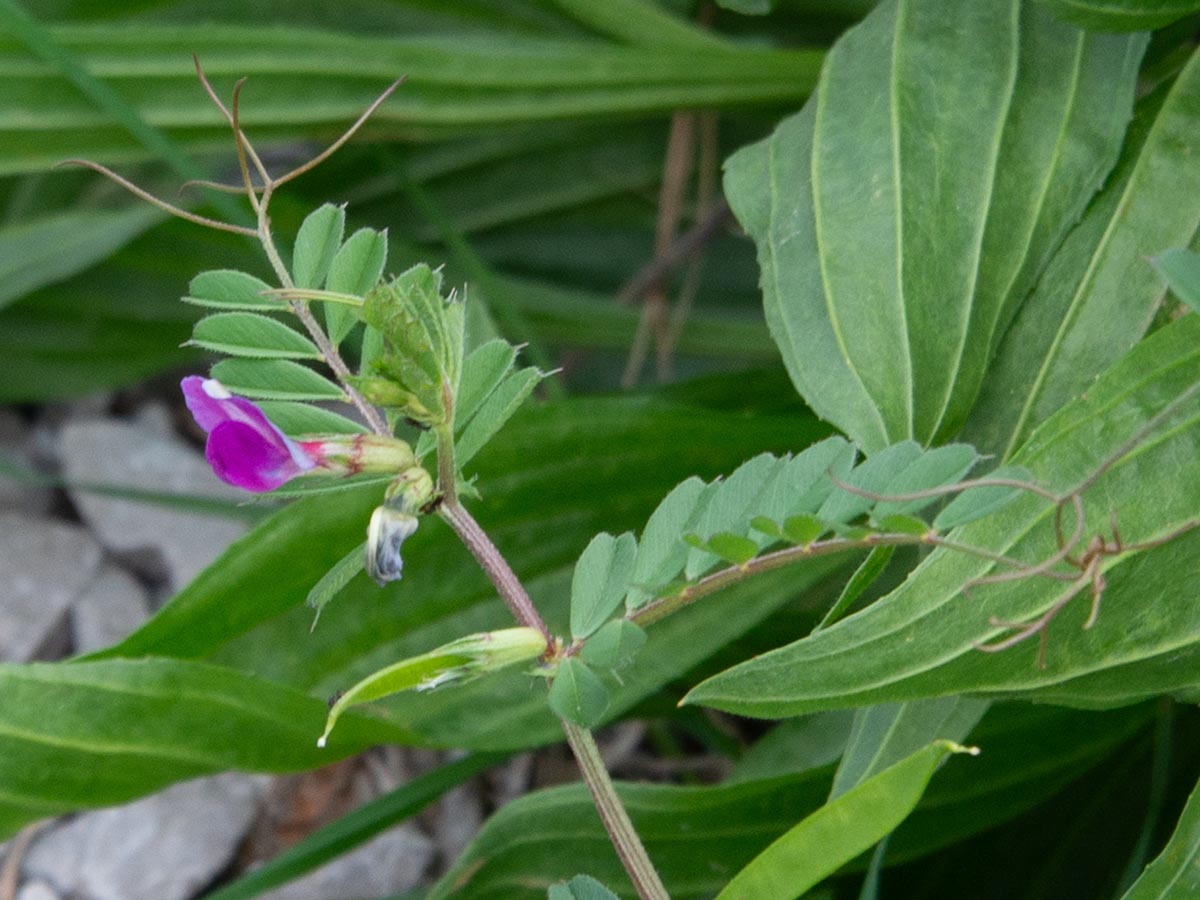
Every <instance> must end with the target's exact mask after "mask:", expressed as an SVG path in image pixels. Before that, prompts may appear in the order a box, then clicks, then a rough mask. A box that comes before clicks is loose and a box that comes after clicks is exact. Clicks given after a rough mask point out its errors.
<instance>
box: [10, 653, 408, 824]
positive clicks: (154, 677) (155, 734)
mask: <svg viewBox="0 0 1200 900" xmlns="http://www.w3.org/2000/svg"><path fill="white" fill-rule="evenodd" d="M0 686H2V687H3V690H4V695H5V697H7V698H8V700H9V702H7V703H5V704H4V708H3V710H0V745H2V746H3V753H0V782H3V784H4V795H3V797H0V833H3V834H10V833H12V832H14V831H16V830H17V828H19V827H20V826H21V825H23V824H25V823H28V822H30V821H33V820H35V819H41V818H45V817H47V816H55V815H59V814H61V813H64V812H67V811H68V810H73V809H79V808H85V807H94V806H104V805H108V804H115V803H121V802H123V801H126V800H130V799H132V798H134V797H137V796H139V795H141V794H146V793H149V792H151V791H154V790H157V789H158V788H161V787H163V786H165V785H167V784H170V783H171V782H173V781H179V780H182V779H185V778H193V777H195V776H197V775H206V774H210V773H215V772H221V771H224V770H226V769H242V770H247V771H266V772H288V771H299V770H302V769H310V768H314V767H315V766H318V765H321V764H322V763H324V762H328V761H330V760H333V759H337V758H340V757H342V756H346V755H349V754H351V753H355V752H358V751H359V750H363V749H366V748H367V747H370V746H372V745H374V744H377V743H381V742H387V741H392V740H398V739H403V735H404V731H403V729H400V728H396V727H394V726H391V725H386V724H384V723H382V722H373V721H371V720H369V719H364V718H360V717H355V716H352V717H348V719H347V721H346V722H345V723H344V727H343V728H342V729H340V730H339V733H338V736H337V738H336V740H334V741H333V743H332V744H331V745H330V747H329V749H328V750H327V751H326V754H325V755H324V756H322V755H321V754H320V753H319V752H318V751H317V750H316V747H315V746H314V745H313V736H314V735H315V734H317V733H318V732H319V731H320V724H321V721H322V720H323V718H324V715H325V708H324V707H325V705H324V703H322V702H321V701H320V700H318V699H316V698H314V697H311V696H308V695H306V694H304V693H302V692H299V691H295V690H292V689H290V688H286V687H284V686H282V685H279V684H276V683H273V682H270V681H267V680H265V679H262V678H257V677H255V676H252V675H248V674H246V673H244V672H235V671H232V670H230V669H225V668H221V667H217V666H211V665H207V664H203V663H197V662H188V661H184V660H166V659H141V660H135V659H112V660H105V661H101V662H70V663H33V664H28V665H23V666H15V665H5V666H0ZM48 772H52V773H53V779H52V782H47V780H46V773H48Z"/></svg>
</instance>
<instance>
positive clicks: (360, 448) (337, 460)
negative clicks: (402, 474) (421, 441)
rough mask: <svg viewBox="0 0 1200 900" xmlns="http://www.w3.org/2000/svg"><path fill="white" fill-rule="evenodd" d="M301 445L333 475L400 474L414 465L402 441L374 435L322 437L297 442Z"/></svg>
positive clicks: (406, 445) (407, 447) (410, 450)
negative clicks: (363, 473) (362, 473)
mask: <svg viewBox="0 0 1200 900" xmlns="http://www.w3.org/2000/svg"><path fill="white" fill-rule="evenodd" d="M300 446H301V447H302V448H303V449H304V452H305V453H306V454H307V455H308V456H309V457H311V458H312V459H314V460H316V462H317V465H318V467H320V469H321V470H322V471H323V472H326V473H329V474H333V475H358V474H359V473H361V472H399V471H401V470H403V469H408V468H410V467H411V466H412V465H413V464H414V463H415V462H416V457H415V456H413V451H412V447H410V446H409V445H408V444H407V443H406V442H405V441H402V440H400V439H399V438H391V437H383V436H379V435H374V434H355V435H321V436H320V437H315V438H314V439H313V440H309V441H300Z"/></svg>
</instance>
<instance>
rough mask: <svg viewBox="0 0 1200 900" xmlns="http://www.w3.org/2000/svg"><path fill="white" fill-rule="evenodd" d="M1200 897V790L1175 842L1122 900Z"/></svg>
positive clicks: (1190, 803) (1194, 794)
mask: <svg viewBox="0 0 1200 900" xmlns="http://www.w3.org/2000/svg"><path fill="white" fill-rule="evenodd" d="M1197 893H1200V790H1193V791H1192V795H1191V796H1190V797H1189V798H1188V802H1187V806H1185V807H1184V809H1183V815H1181V816H1180V817H1179V824H1178V825H1176V826H1175V832H1174V833H1173V834H1172V835H1171V840H1170V841H1168V842H1167V846H1166V847H1164V848H1163V851H1162V853H1160V854H1159V855H1158V857H1157V858H1156V859H1155V860H1154V862H1152V863H1150V865H1149V866H1147V867H1146V871H1144V872H1143V873H1142V875H1141V877H1140V878H1138V880H1137V881H1135V882H1134V883H1133V885H1132V886H1131V887H1130V888H1129V890H1128V891H1126V892H1125V893H1124V894H1122V895H1121V900H1187V898H1189V897H1195V896H1196V895H1197Z"/></svg>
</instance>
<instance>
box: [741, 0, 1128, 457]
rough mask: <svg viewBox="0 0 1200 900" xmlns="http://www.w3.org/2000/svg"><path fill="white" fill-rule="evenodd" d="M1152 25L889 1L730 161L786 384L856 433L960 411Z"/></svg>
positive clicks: (1121, 120) (918, 430)
mask: <svg viewBox="0 0 1200 900" xmlns="http://www.w3.org/2000/svg"><path fill="white" fill-rule="evenodd" d="M1144 46H1145V37H1144V36H1142V35H1138V36H1111V35H1095V34H1089V33H1085V32H1081V31H1078V30H1076V29H1074V28H1072V27H1070V26H1067V25H1064V24H1062V23H1061V22H1058V21H1057V20H1055V19H1054V18H1053V17H1052V16H1050V15H1049V13H1047V12H1045V11H1043V10H1040V9H1039V6H1038V4H1036V3H1020V2H1018V0H1001V2H994V0H976V2H963V3H955V4H950V5H947V4H945V3H940V2H937V0H892V2H885V3H882V4H880V5H879V6H878V7H876V8H875V9H874V10H873V11H872V12H871V14H870V15H869V16H868V17H867V18H866V19H865V20H864V21H863V22H862V23H861V24H860V25H859V26H857V27H856V28H854V29H852V30H851V31H849V32H847V33H846V34H845V35H844V36H843V37H842V38H841V39H840V40H839V41H838V42H837V44H835V45H834V47H833V49H832V50H831V51H830V54H829V56H828V58H827V60H826V65H825V68H824V70H823V72H822V81H821V85H820V88H819V90H818V92H817V94H816V95H815V97H814V99H813V100H811V101H810V102H809V104H808V106H807V107H806V108H805V109H804V110H802V111H801V112H800V113H799V114H797V115H796V116H793V117H792V118H790V119H788V120H786V121H785V122H784V123H782V124H781V125H780V126H779V127H778V128H777V129H776V131H775V133H774V134H773V135H772V136H771V137H770V138H768V139H767V140H766V141H764V142H761V143H759V144H756V145H754V146H752V147H749V148H746V149H745V150H742V151H740V152H739V153H738V154H736V155H735V156H734V157H732V158H731V159H730V160H729V162H728V164H727V167H726V168H727V176H726V194H727V196H728V197H729V199H730V203H731V205H732V206H733V208H734V211H735V213H736V214H737V215H738V218H739V219H740V220H741V222H742V224H743V225H744V226H745V227H746V230H747V231H748V232H749V233H750V234H751V236H752V237H753V238H754V240H755V243H756V245H757V247H758V253H759V263H760V266H761V268H762V273H763V276H762V284H763V297H764V304H765V307H766V313H767V319H768V323H769V325H770V327H771V331H772V335H773V336H774V338H775V340H776V343H778V345H779V347H780V350H781V351H782V353H783V357H784V361H785V363H786V364H787V366H788V371H789V373H790V374H791V376H792V379H793V381H794V382H795V384H796V386H797V388H798V389H799V390H800V392H801V393H802V394H803V395H804V397H805V399H806V400H807V401H808V402H809V403H810V405H811V406H812V407H813V409H815V410H816V411H817V412H818V413H819V414H820V415H821V416H823V417H825V418H828V419H829V420H830V421H832V422H834V423H835V424H837V425H838V426H839V427H840V428H842V430H844V431H846V432H847V433H848V434H849V435H850V436H851V437H852V438H853V439H854V440H855V441H856V442H857V443H858V444H859V445H860V446H862V447H863V448H864V449H865V450H866V451H868V452H872V451H877V450H879V449H881V448H883V447H885V446H887V445H889V444H893V443H896V442H897V441H901V440H904V439H907V438H913V439H916V440H917V441H919V442H921V443H929V442H931V441H935V440H936V439H939V438H943V437H945V436H948V435H950V434H953V433H955V432H956V431H957V429H958V428H959V427H960V426H961V424H962V422H963V420H964V419H965V417H966V414H967V412H968V410H969V409H970V407H971V405H972V403H973V401H974V399H975V396H976V394H977V392H978V390H979V386H980V384H981V383H982V381H983V377H984V371H985V368H986V365H987V362H988V360H989V359H990V357H991V355H992V352H993V350H994V348H995V345H996V342H997V341H998V339H999V336H1000V334H1001V333H1002V332H1003V329H1004V328H1005V326H1006V325H1007V322H1008V320H1009V319H1011V316H1012V314H1013V313H1014V312H1015V310H1016V308H1017V306H1018V305H1019V303H1020V300H1021V299H1022V298H1023V297H1024V295H1025V293H1026V292H1027V291H1028V289H1029V287H1030V286H1031V285H1032V284H1033V282H1034V280H1035V279H1036V277H1037V275H1038V273H1039V272H1040V270H1041V268H1042V267H1043V266H1044V264H1045V262H1046V260H1047V258H1048V257H1049V255H1050V254H1051V253H1052V252H1053V250H1054V248H1055V247H1056V246H1057V245H1058V243H1059V242H1060V241H1061V239H1062V236H1063V234H1064V233H1065V231H1066V230H1067V229H1068V228H1069V227H1070V226H1071V225H1072V224H1073V223H1074V222H1075V221H1076V219H1077V218H1078V216H1079V214H1080V212H1081V211H1082V210H1083V208H1084V206H1085V204H1086V203H1087V201H1088V200H1089V198H1090V197H1091V195H1092V194H1093V193H1094V192H1095V190H1096V189H1097V188H1098V187H1099V185H1100V184H1101V182H1102V181H1103V178H1104V176H1105V174H1106V173H1107V172H1108V170H1109V169H1110V168H1111V166H1112V164H1113V162H1114V160H1115V159H1116V155H1117V151H1118V148H1119V146H1120V140H1121V135H1122V133H1123V131H1124V128H1125V125H1126V122H1127V119H1128V115H1129V110H1130V107H1131V105H1132V101H1133V91H1134V86H1135V82H1136V75H1137V65H1138V61H1139V59H1140V57H1141V53H1142V50H1143V48H1144Z"/></svg>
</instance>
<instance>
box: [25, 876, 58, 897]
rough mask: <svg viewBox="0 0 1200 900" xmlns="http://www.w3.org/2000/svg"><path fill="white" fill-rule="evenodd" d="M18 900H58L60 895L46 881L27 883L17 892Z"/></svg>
mask: <svg viewBox="0 0 1200 900" xmlns="http://www.w3.org/2000/svg"><path fill="white" fill-rule="evenodd" d="M17 900H58V894H56V893H55V892H54V888H52V887H50V885H48V884H46V882H44V881H36V880H35V881H27V882H25V883H24V884H23V885H21V889H20V890H19V891H17Z"/></svg>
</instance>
